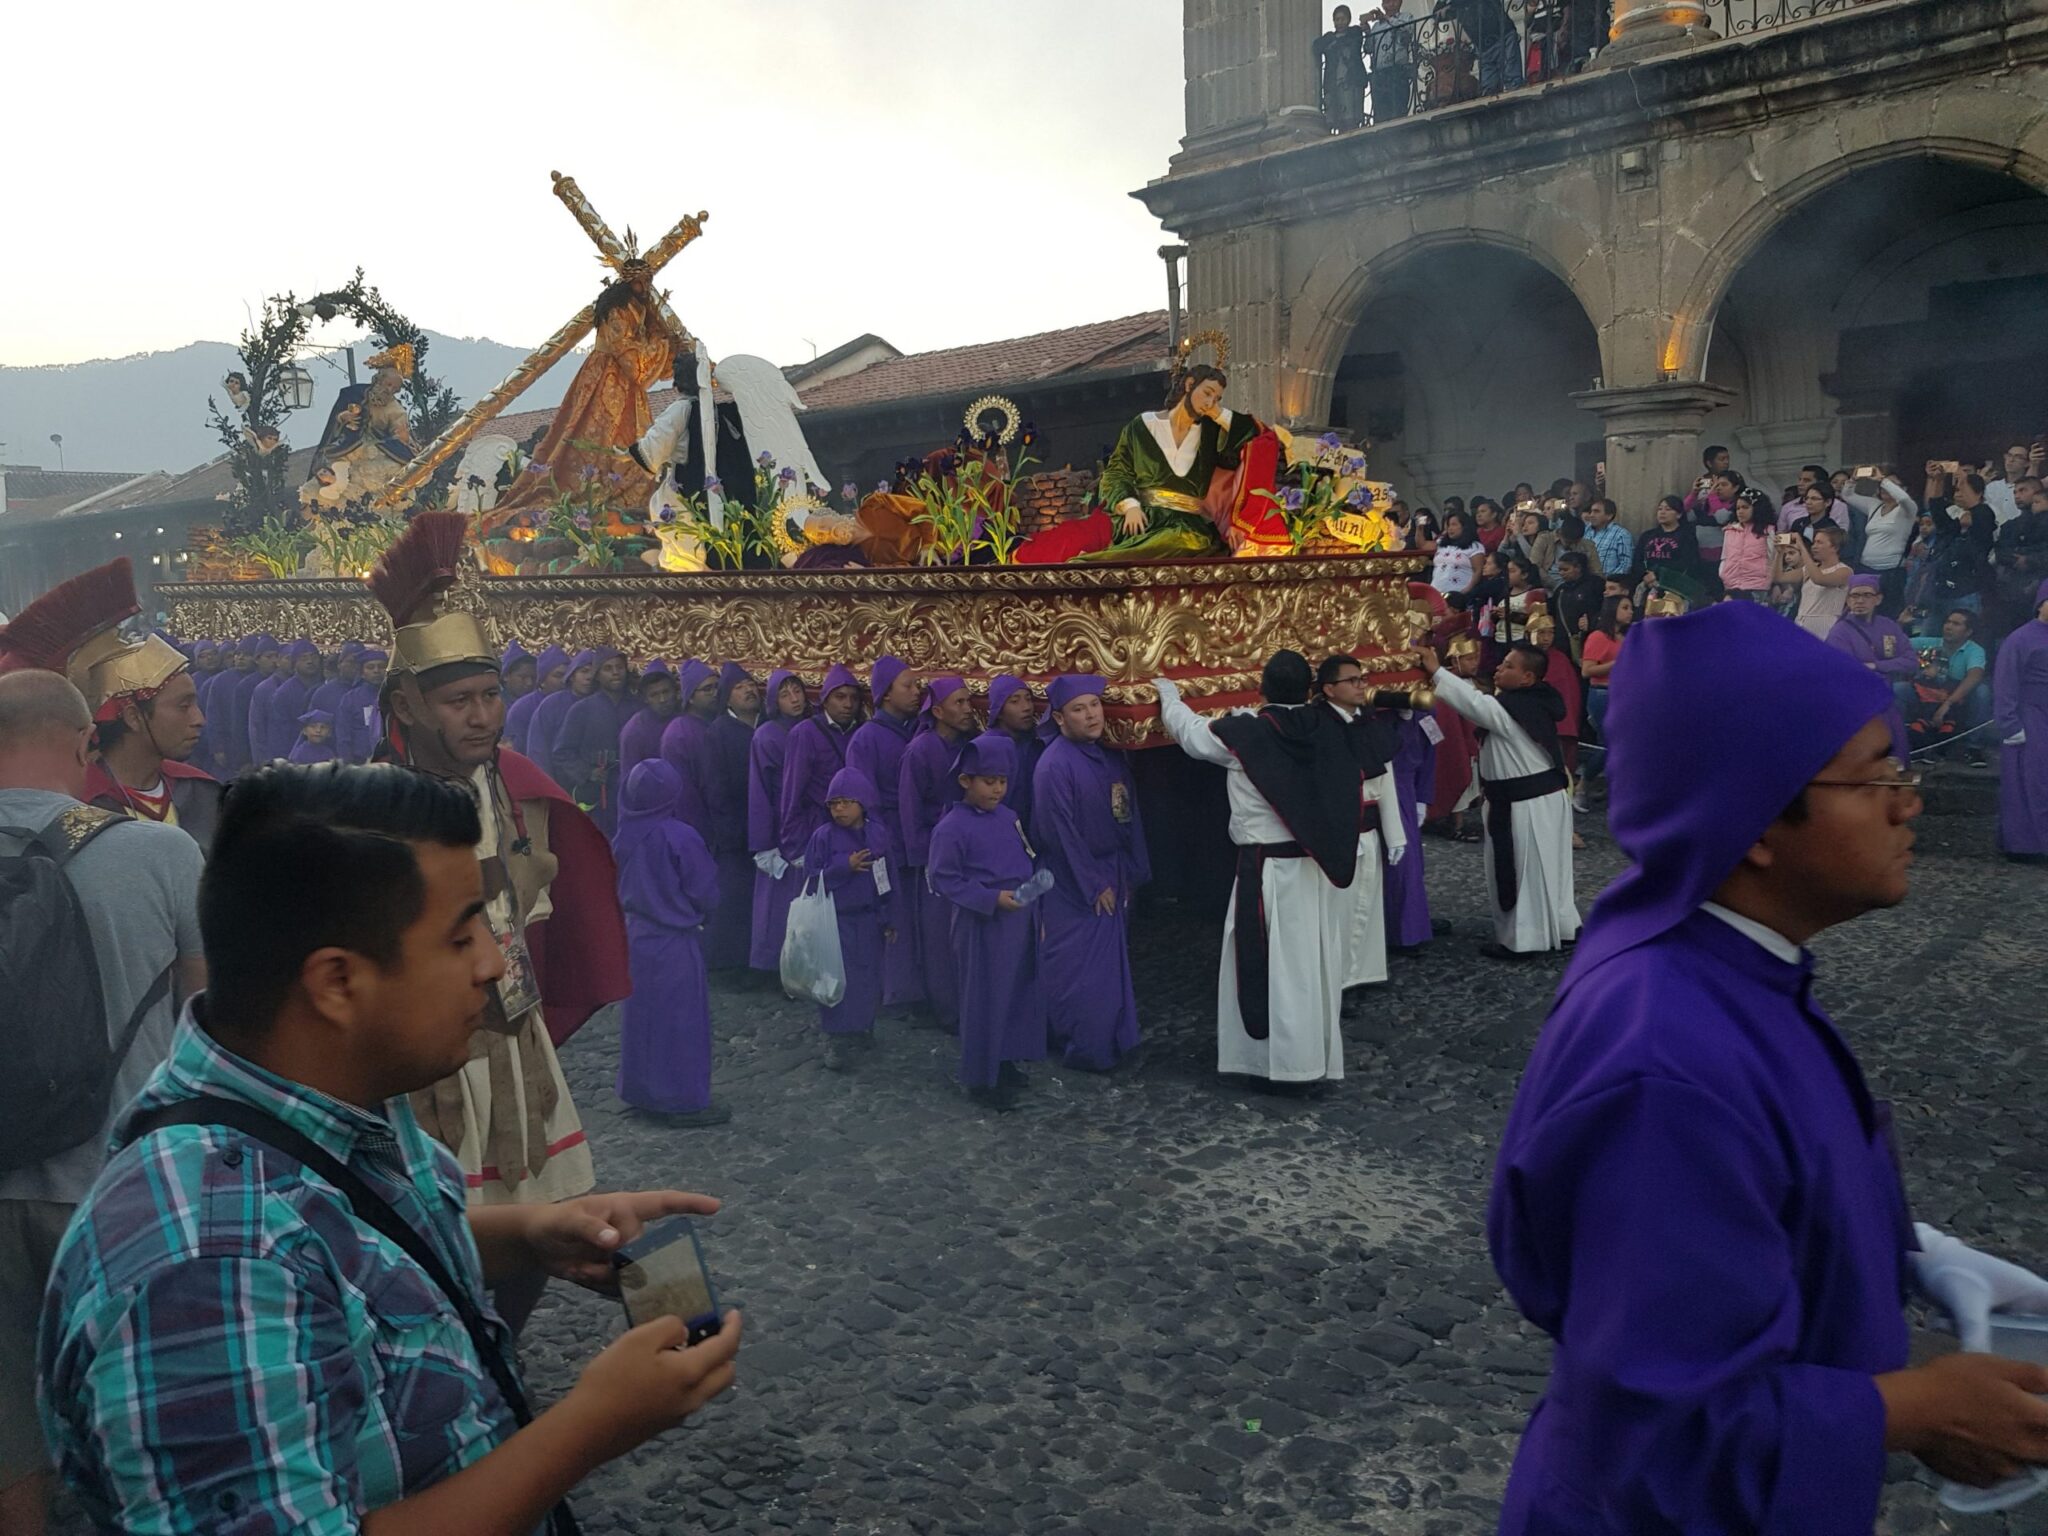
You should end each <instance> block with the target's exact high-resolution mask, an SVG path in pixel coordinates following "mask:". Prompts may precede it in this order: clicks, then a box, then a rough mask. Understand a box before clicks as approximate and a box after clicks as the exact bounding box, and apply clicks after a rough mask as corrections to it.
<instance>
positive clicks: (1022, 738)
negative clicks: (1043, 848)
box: [1003, 730, 1045, 827]
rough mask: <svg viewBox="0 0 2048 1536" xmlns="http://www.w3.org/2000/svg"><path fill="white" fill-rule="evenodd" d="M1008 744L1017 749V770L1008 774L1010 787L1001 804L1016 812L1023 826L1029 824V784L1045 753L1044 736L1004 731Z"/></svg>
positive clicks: (1033, 732) (1030, 732) (1031, 732)
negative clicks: (1008, 740)
mask: <svg viewBox="0 0 2048 1536" xmlns="http://www.w3.org/2000/svg"><path fill="white" fill-rule="evenodd" d="M1003 734H1004V735H1006V736H1008V737H1009V738H1010V744H1011V745H1012V746H1014V747H1015V748H1016V749H1017V771H1016V772H1015V773H1013V774H1011V775H1010V787H1009V789H1008V790H1007V791H1006V792H1005V793H1004V795H1003V804H1005V805H1007V806H1008V807H1009V808H1010V809H1011V810H1013V811H1015V812H1016V813H1017V820H1019V821H1020V822H1022V823H1023V824H1024V825H1025V826H1027V827H1028V826H1030V825H1031V784H1032V778H1033V776H1034V775H1035V774H1036V773H1037V772H1038V760H1039V758H1041V757H1043V756H1044V755H1045V738H1044V737H1042V736H1040V735H1039V734H1038V732H1037V731H1035V730H1032V731H1005V732H1004V733H1003Z"/></svg>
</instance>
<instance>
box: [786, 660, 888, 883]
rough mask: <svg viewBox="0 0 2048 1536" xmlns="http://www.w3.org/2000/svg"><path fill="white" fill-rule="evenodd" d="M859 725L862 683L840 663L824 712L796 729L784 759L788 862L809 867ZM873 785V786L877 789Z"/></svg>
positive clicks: (823, 695)
mask: <svg viewBox="0 0 2048 1536" xmlns="http://www.w3.org/2000/svg"><path fill="white" fill-rule="evenodd" d="M859 724H860V683H859V682H858V681H857V680H856V679H855V677H854V675H853V669H852V668H851V667H848V666H846V665H845V664H843V663H838V662H835V663H834V664H833V665H832V666H831V667H830V668H828V669H827V670H826V673H825V681H824V682H823V683H822V684H821V685H820V688H819V695H818V712H817V713H816V714H814V715H812V716H810V717H809V718H808V719H805V720H799V721H798V722H797V723H796V725H795V726H793V727H792V728H791V729H790V733H789V750H788V751H787V752H786V753H785V754H784V756H783V760H782V789H781V791H780V793H779V795H778V796H777V799H776V815H775V819H776V823H777V835H778V836H779V837H780V838H781V839H782V841H781V842H780V843H779V844H778V845H777V847H776V851H777V852H778V853H780V854H781V855H782V858H783V861H784V862H785V863H787V864H791V865H796V864H801V863H803V859H804V849H805V848H807V847H809V846H810V841H811V834H812V833H813V832H816V831H817V830H818V828H820V827H822V826H824V825H825V823H826V821H827V820H829V817H828V816H827V814H826V811H825V799H826V793H827V791H828V790H829V789H830V787H831V784H832V778H833V775H835V774H836V773H838V772H839V770H840V769H842V768H844V767H845V766H846V751H847V747H848V746H849V744H850V743H851V742H852V741H853V733H854V731H855V729H856V728H857V727H858V726H859ZM873 787H874V786H873V785H872V784H870V785H869V789H870V790H871V791H872V790H873ZM877 803H879V802H877ZM806 873H816V871H806Z"/></svg>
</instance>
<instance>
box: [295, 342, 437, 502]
mask: <svg viewBox="0 0 2048 1536" xmlns="http://www.w3.org/2000/svg"><path fill="white" fill-rule="evenodd" d="M368 366H369V368H370V370H371V373H370V382H369V383H367V384H351V385H349V386H348V387H347V388H346V389H344V390H342V391H341V393H340V394H338V395H336V396H335V397H334V408H333V409H332V410H330V411H329V412H328V413H327V427H326V430H325V431H323V432H322V433H321V434H320V446H319V447H318V448H316V449H315V450H314V452H313V467H312V474H311V476H310V477H309V478H308V479H307V481H306V483H305V485H303V486H301V487H300V489H299V500H300V502H301V503H302V504H305V505H309V506H310V505H311V504H312V502H313V499H314V497H315V496H316V495H317V494H318V493H319V491H320V490H321V489H322V488H323V482H322V481H321V479H320V471H321V470H323V469H327V468H330V467H332V468H339V467H340V466H343V465H346V466H347V467H348V473H347V474H346V475H345V476H340V477H338V478H341V479H344V480H346V482H347V484H348V488H349V494H350V495H351V496H352V497H362V496H374V495H375V494H376V493H377V492H379V491H381V490H383V489H384V487H386V486H387V485H389V484H391V482H392V481H394V480H396V479H397V478H398V477H399V476H400V475H401V474H403V473H404V471H405V467H406V465H407V464H409V463H411V462H412V455H413V441H412V422H411V419H410V418H409V417H408V416H407V415H406V410H405V405H404V403H403V402H401V401H400V400H399V398H398V392H399V390H400V389H402V388H403V387H404V386H405V381H406V380H407V379H409V378H411V377H412V369H413V358H412V346H411V344H410V343H407V342H399V343H398V344H397V345H396V346H393V347H387V348H385V349H384V350H383V351H382V352H379V353H377V354H376V355H375V356H374V357H372V358H370V359H369V362H368Z"/></svg>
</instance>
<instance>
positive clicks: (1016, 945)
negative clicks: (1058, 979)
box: [926, 805, 1046, 1088]
mask: <svg viewBox="0 0 2048 1536" xmlns="http://www.w3.org/2000/svg"><path fill="white" fill-rule="evenodd" d="M929 857H930V863H929V864H928V865H927V866H926V868H927V871H928V873H929V876H930V880H931V885H932V889H933V890H934V891H935V892H936V893H937V894H938V895H940V896H941V897H942V898H943V899H944V900H945V901H946V902H947V903H948V905H949V906H950V907H951V908H952V911H951V914H950V915H951V919H952V921H951V924H950V933H949V938H950V942H951V949H952V957H953V974H954V976H955V977H956V978H957V979H958V982H959V988H960V1000H959V1007H960V1082H961V1084H962V1085H963V1086H964V1087H968V1088H993V1087H995V1086H996V1083H997V1081H998V1079H999V1078H1000V1076H1001V1074H1002V1066H1003V1063H1004V1062H1006V1061H1043V1060H1045V1019H1046V1013H1045V996H1044V993H1043V992H1042V990H1041V988H1040V985H1039V975H1038V925H1037V922H1036V914H1035V913H1033V912H1032V910H1031V909H1030V908H1029V907H1025V908H1024V909H1023V910H1021V911H1017V912H1003V911H999V910H998V909H997V907H996V897H997V894H998V893H999V892H1003V891H1009V892H1012V893H1014V892H1015V891H1016V889H1017V887H1018V886H1020V885H1022V884H1023V883H1024V882H1025V881H1026V880H1029V879H1030V878H1031V875H1032V866H1031V849H1030V848H1029V846H1027V845H1026V843H1025V841H1024V828H1023V826H1022V825H1021V824H1020V823H1019V822H1018V820H1017V813H1016V812H1015V811H1013V810H1011V809H1010V808H1009V807H1008V806H1006V805H998V806H997V807H996V808H995V809H994V810H992V811H977V810H972V809H970V808H969V807H967V806H965V805H956V806H953V807H952V808H951V809H949V810H948V811H947V812H946V813H945V815H944V817H943V818H942V819H941V820H940V822H939V824H938V826H937V827H935V828H934V829H933V830H932V832H931V839H930V845H929Z"/></svg>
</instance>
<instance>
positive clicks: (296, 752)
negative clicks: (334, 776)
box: [284, 736, 340, 763]
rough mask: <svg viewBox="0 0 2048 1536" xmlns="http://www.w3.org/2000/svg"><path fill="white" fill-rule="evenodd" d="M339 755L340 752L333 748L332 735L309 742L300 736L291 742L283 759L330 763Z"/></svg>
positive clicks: (294, 761)
mask: <svg viewBox="0 0 2048 1536" xmlns="http://www.w3.org/2000/svg"><path fill="white" fill-rule="evenodd" d="M339 756H340V754H339V753H337V752H336V751H335V750H334V738H333V737H332V736H330V737H328V738H327V740H325V741H323V742H318V743H315V742H310V741H308V740H306V738H305V737H303V736H301V737H300V738H299V739H298V740H297V741H295V742H293V743H292V749H291V751H289V752H287V753H286V754H285V758H284V760H285V761H286V762H288V763H331V762H334V761H336V760H337V758H339Z"/></svg>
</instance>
